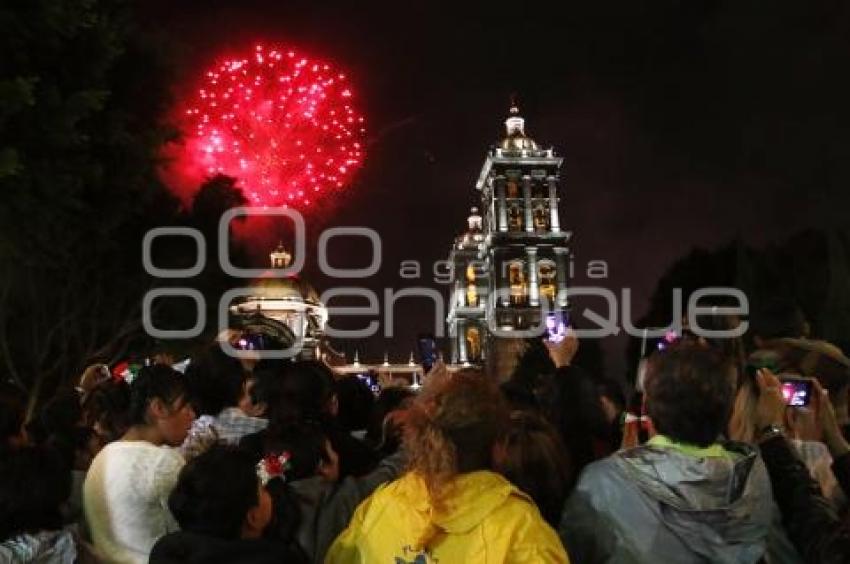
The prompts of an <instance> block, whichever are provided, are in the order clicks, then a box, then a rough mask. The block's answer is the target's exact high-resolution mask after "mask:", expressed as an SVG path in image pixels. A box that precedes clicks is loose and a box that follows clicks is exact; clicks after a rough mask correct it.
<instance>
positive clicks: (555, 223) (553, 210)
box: [549, 176, 561, 233]
mask: <svg viewBox="0 0 850 564" xmlns="http://www.w3.org/2000/svg"><path fill="white" fill-rule="evenodd" d="M549 226H550V227H551V229H552V232H553V233H558V232H559V231H560V230H561V222H560V220H559V219H558V185H557V184H556V183H555V177H554V176H550V177H549Z"/></svg>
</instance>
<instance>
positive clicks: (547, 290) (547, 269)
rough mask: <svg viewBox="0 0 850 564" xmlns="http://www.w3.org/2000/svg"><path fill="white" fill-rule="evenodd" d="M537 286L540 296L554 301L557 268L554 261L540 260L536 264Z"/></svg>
mask: <svg viewBox="0 0 850 564" xmlns="http://www.w3.org/2000/svg"><path fill="white" fill-rule="evenodd" d="M537 278H538V281H537V282H538V287H539V288H540V297H541V298H543V297H545V298H547V299H549V300H550V301H552V302H554V301H555V294H556V293H557V291H558V289H557V283H556V281H557V269H556V267H555V263H554V262H552V261H550V260H542V261H540V262H539V263H538V264H537Z"/></svg>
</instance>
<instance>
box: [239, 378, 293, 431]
mask: <svg viewBox="0 0 850 564" xmlns="http://www.w3.org/2000/svg"><path fill="white" fill-rule="evenodd" d="M282 393H283V378H281V372H280V371H279V370H267V369H264V370H254V372H253V373H252V374H251V375H250V376H249V377H248V378H246V379H245V382H244V384H243V386H242V398H241V399H240V400H239V409H241V410H242V411H243V412H245V413H246V414H248V415H251V416H253V417H265V418H267V419H268V418H270V417H271V412H272V411H274V410H275V408H276V406H278V404H279V403H280V396H281V394H282Z"/></svg>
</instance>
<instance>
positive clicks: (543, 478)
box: [494, 411, 573, 526]
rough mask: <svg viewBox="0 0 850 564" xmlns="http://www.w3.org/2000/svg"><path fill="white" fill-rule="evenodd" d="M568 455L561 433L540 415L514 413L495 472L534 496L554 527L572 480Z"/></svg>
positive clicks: (501, 443) (496, 458) (498, 455)
mask: <svg viewBox="0 0 850 564" xmlns="http://www.w3.org/2000/svg"><path fill="white" fill-rule="evenodd" d="M566 452H567V451H566V447H565V446H564V444H563V443H562V442H561V438H560V436H559V435H558V432H557V431H556V430H555V428H554V427H552V425H550V424H549V423H548V422H547V421H546V420H545V419H543V418H542V417H541V416H540V415H537V414H535V413H532V412H528V411H514V412H513V413H511V418H510V423H509V425H508V428H507V431H506V433H505V436H504V438H503V439H502V440H501V441H500V443H499V448H497V449H496V457H495V460H494V462H495V468H496V470H498V471H499V472H500V473H502V474H503V475H504V476H505V477H506V478H507V479H508V480H510V481H511V482H513V483H514V485H516V486H517V487H518V488H519V489H521V490H522V491H524V492H525V493H527V494H528V495H529V496H531V498H532V499H533V500H534V502H535V503H536V504H537V506H538V507H539V508H540V512H541V513H542V514H543V517H544V518H545V519H546V521H547V522H549V524H551V525H553V526H555V524H556V523H558V521H559V520H560V517H561V510H562V509H563V504H564V500H565V498H566V495H567V491H569V487H570V484H571V482H572V478H573V476H572V469H571V467H570V462H569V460H568V458H567V454H566Z"/></svg>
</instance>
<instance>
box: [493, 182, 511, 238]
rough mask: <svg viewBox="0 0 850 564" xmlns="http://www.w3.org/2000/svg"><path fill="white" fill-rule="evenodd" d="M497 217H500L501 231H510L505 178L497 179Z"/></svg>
mask: <svg viewBox="0 0 850 564" xmlns="http://www.w3.org/2000/svg"><path fill="white" fill-rule="evenodd" d="M496 208H497V209H496V217H498V220H497V221H498V223H499V231H507V230H508V211H507V205H506V203H505V177H504V176H498V177H496Z"/></svg>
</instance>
